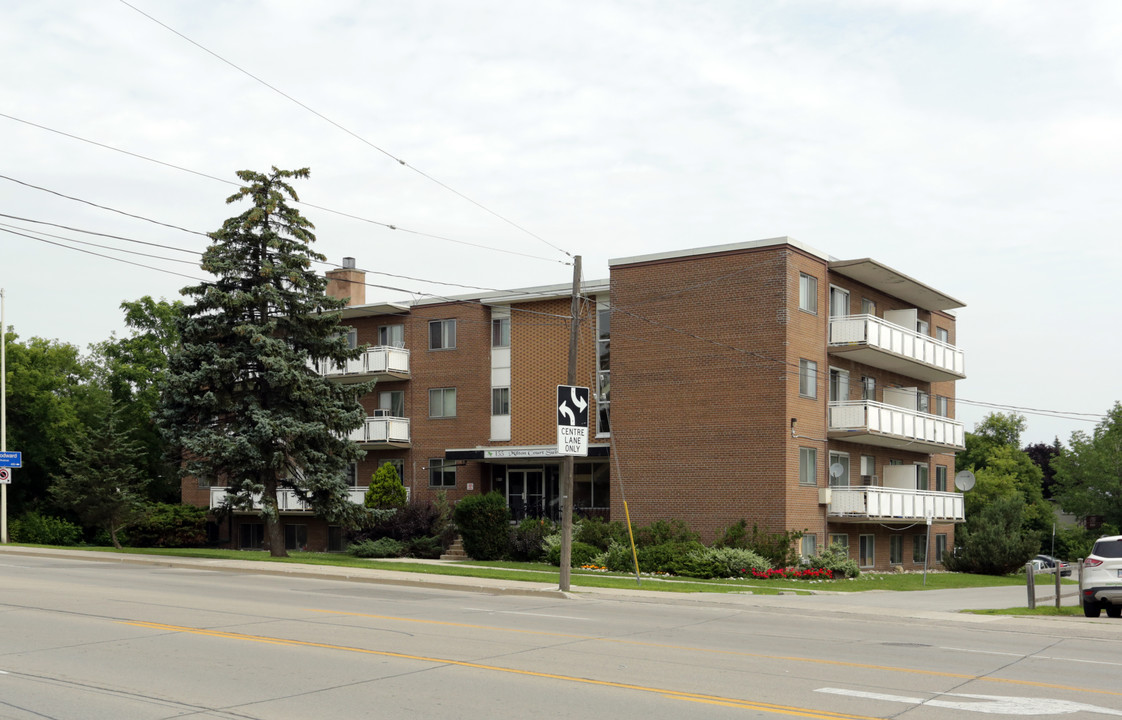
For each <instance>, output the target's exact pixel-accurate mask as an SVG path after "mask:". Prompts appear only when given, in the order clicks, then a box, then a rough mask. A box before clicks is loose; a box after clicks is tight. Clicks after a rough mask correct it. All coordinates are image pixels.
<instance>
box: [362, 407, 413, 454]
mask: <svg viewBox="0 0 1122 720" xmlns="http://www.w3.org/2000/svg"><path fill="white" fill-rule="evenodd" d="M374 413H375V414H374V415H373V416H371V417H368V418H366V420H365V421H364V422H363V423H362V426H361V427H359V428H356V429H355V430H352V431H351V434H350V439H351V440H352V441H354V442H356V443H358V444H359V445H362V446H363V447H364V448H369V449H387V448H407V447H409V445H410V438H409V418H403V417H394V416H392V415H390V414H389V413H388V412H387V411H384V410H375V411H374Z"/></svg>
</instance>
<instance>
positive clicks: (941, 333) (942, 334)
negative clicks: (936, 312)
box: [935, 327, 951, 345]
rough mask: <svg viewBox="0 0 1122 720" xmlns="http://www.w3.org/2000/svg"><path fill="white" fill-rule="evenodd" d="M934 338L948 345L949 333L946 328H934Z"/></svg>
mask: <svg viewBox="0 0 1122 720" xmlns="http://www.w3.org/2000/svg"><path fill="white" fill-rule="evenodd" d="M935 339H936V340H938V341H939V342H945V343H947V344H948V345H950V343H951V333H950V331H949V330H947V329H946V328H941V327H937V328H935Z"/></svg>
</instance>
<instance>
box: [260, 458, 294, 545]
mask: <svg viewBox="0 0 1122 720" xmlns="http://www.w3.org/2000/svg"><path fill="white" fill-rule="evenodd" d="M263 484H264V486H265V491H264V492H262V493H261V514H262V515H263V516H264V518H265V543H266V544H267V545H268V546H269V555H270V556H271V557H288V550H286V549H285V547H284V528H283V527H282V526H281V522H280V510H279V509H278V508H277V479H276V478H275V477H270V478H269V479H268V480H266V481H265V482H264V483H263Z"/></svg>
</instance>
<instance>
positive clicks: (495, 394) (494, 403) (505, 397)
mask: <svg viewBox="0 0 1122 720" xmlns="http://www.w3.org/2000/svg"><path fill="white" fill-rule="evenodd" d="M491 414H492V415H510V388H508V387H497V388H491Z"/></svg>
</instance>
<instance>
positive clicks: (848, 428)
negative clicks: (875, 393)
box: [827, 400, 966, 453]
mask: <svg viewBox="0 0 1122 720" xmlns="http://www.w3.org/2000/svg"><path fill="white" fill-rule="evenodd" d="M827 432H828V434H829V436H830V438H831V439H835V440H849V441H852V442H858V443H864V444H867V445H879V446H882V447H892V448H898V449H903V450H907V449H912V450H915V451H916V452H926V453H936V452H947V451H955V450H964V449H966V444H965V442H966V429H965V428H964V427H963V424H962V423H960V422H958V421H957V420H951V419H950V418H945V417H941V416H939V415H931V414H928V413H923V412H918V411H916V410H909V409H908V408H902V407H897V406H895V405H887V404H885V403H880V402H873V401H871V400H843V401H834V402H831V403H830V406H829V421H828V425H827Z"/></svg>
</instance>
